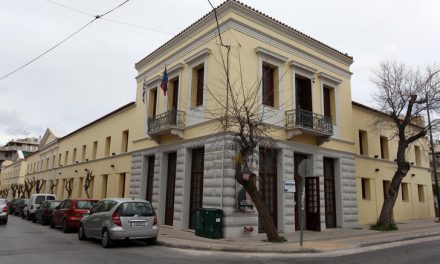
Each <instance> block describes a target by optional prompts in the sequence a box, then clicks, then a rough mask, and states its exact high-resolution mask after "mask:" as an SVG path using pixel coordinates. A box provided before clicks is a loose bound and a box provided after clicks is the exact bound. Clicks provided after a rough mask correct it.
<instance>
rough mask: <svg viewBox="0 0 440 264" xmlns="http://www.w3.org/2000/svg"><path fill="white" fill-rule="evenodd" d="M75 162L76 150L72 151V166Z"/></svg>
mask: <svg viewBox="0 0 440 264" xmlns="http://www.w3.org/2000/svg"><path fill="white" fill-rule="evenodd" d="M75 161H76V148H74V149H73V155H72V164H75Z"/></svg>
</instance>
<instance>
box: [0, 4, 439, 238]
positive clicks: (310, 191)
mask: <svg viewBox="0 0 440 264" xmlns="http://www.w3.org/2000/svg"><path fill="white" fill-rule="evenodd" d="M217 15H218V19H219V26H218V27H217V23H216V20H215V17H214V13H213V12H211V13H209V14H207V15H206V16H204V17H202V18H201V19H199V20H198V21H196V22H195V23H194V24H192V25H191V26H190V27H188V28H187V29H185V30H184V31H182V32H181V33H180V34H178V35H177V36H175V37H174V38H172V39H171V40H170V41H168V42H167V43H165V44H164V45H162V46H161V47H159V48H158V49H157V50H155V51H154V52H152V53H151V54H149V55H148V56H146V57H145V58H143V59H142V60H141V61H139V62H138V63H136V66H135V67H136V70H137V72H138V75H137V77H136V81H137V88H136V100H135V102H132V103H129V104H127V105H125V106H123V107H121V108H119V109H117V110H115V111H114V112H112V113H110V114H108V115H106V116H104V117H102V118H100V119H98V120H96V121H94V122H92V123H90V124H88V125H86V126H84V127H82V128H80V129H78V130H76V131H74V132H72V133H70V134H69V135H67V136H64V137H62V138H56V137H55V135H53V134H52V133H51V132H50V130H48V131H46V134H45V136H44V137H43V139H42V142H41V144H40V150H39V151H38V152H37V153H34V154H32V155H31V156H29V157H28V158H27V159H26V161H23V162H24V163H23V164H24V165H22V166H24V167H25V168H26V170H25V172H24V175H23V179H24V178H36V179H37V178H38V179H44V180H45V181H46V185H45V187H44V191H45V192H54V193H56V194H57V196H58V198H61V199H63V198H66V197H67V193H66V190H65V188H63V186H64V184H65V183H66V182H67V181H68V179H71V178H73V179H74V180H73V192H72V196H74V197H85V191H84V188H82V186H84V181H85V177H86V175H87V172H90V171H91V172H92V175H93V176H94V180H93V183H92V186H91V189H90V192H89V193H90V194H91V197H93V198H96V199H100V198H104V197H114V196H119V197H121V196H124V197H136V198H145V199H147V200H150V201H151V202H152V203H153V206H154V208H155V210H156V212H157V214H158V218H159V223H160V224H165V225H169V226H173V227H174V228H179V229H188V228H189V229H192V228H194V224H195V212H196V210H197V209H198V208H200V207H210V208H219V209H222V210H223V212H224V224H223V226H224V228H223V231H224V235H225V237H237V236H249V235H255V234H257V233H258V232H264V230H263V229H262V227H261V225H259V216H258V212H257V211H256V210H255V208H252V207H251V206H248V207H247V208H245V209H243V208H242V206H241V202H243V200H240V199H241V198H240V197H241V195H240V190H241V187H240V186H238V184H237V183H236V181H235V178H234V174H235V170H234V168H235V167H234V162H233V158H234V157H235V155H236V150H237V149H236V146H235V145H234V141H233V135H234V133H233V131H229V132H230V133H226V134H225V133H223V132H222V131H221V130H219V129H218V125H217V124H216V122H215V120H213V116H214V114H213V113H214V112H215V111H216V109H218V105H219V103H218V101H216V100H218V98H220V100H222V101H225V100H226V98H227V97H226V88H225V87H226V86H225V78H224V77H225V74H224V73H223V72H222V65H221V57H222V55H223V56H226V52H225V50H224V49H222V48H221V47H220V45H219V38H218V32H221V35H222V41H223V43H225V44H227V45H229V47H230V54H229V56H230V65H231V67H230V68H231V71H230V79H231V80H232V83H233V84H234V85H233V87H232V88H231V89H232V91H235V92H237V91H239V89H243V91H244V92H245V93H246V92H249V91H251V90H252V89H253V88H255V85H257V86H260V85H261V87H258V91H259V92H258V93H256V100H257V101H258V104H259V105H261V106H260V109H261V110H260V113H261V115H264V117H265V118H264V119H265V122H266V123H267V124H268V125H269V126H270V127H271V128H272V132H271V133H272V137H273V138H274V141H275V144H274V145H271V146H268V145H264V144H261V145H260V146H259V147H258V151H257V153H256V161H255V173H256V174H257V177H258V185H259V189H260V191H261V193H262V195H263V198H264V199H265V202H266V204H267V206H268V208H269V211H270V213H271V216H272V218H273V220H274V222H275V223H276V225H277V227H278V230H279V231H280V232H284V233H290V232H295V230H297V229H299V221H298V217H299V208H300V207H299V201H300V200H299V199H300V198H299V194H298V193H299V186H300V185H299V182H300V179H301V177H300V175H299V164H300V162H301V161H302V160H305V159H307V160H310V162H311V166H310V170H309V173H308V175H307V176H308V177H306V178H305V180H304V181H305V200H306V203H305V204H306V205H305V211H306V229H309V230H315V231H320V230H325V229H327V228H338V227H351V226H356V225H358V224H359V223H360V224H364V223H371V222H374V220H373V219H374V218H375V217H376V218H377V214H378V212H379V210H380V203H381V199H383V198H381V197H382V196H380V194H379V193H378V192H380V190H381V186H382V185H381V184H382V183H381V182H382V181H384V180H386V179H387V177H389V176H390V175H392V166H393V164H392V160H393V159H392V153H393V144H392V143H389V145H388V146H389V147H388V153H389V154H388V159H378V158H375V155H376V153H378V150H377V146H376V145H375V144H371V145H370V144H369V145H368V150H369V152H368V155H364V154H361V153H359V152H358V149H359V142H358V141H359V137H358V135H359V134H358V131H360V130H362V131H368V133H369V134H368V136H370V135H372V133H373V132H370V130H369V129H370V127H365V124H364V123H360V122H359V120H361V119H362V118H364V117H366V116H368V117H374V115H376V114H377V113H375V112H373V111H370V110H368V109H367V110H366V109H364V108H362V107H359V106H358V105H357V104H352V101H351V84H350V78H351V74H352V73H351V72H350V65H351V64H352V63H353V59H352V58H351V57H350V56H348V55H346V54H344V53H341V52H339V51H337V50H335V49H333V48H331V47H329V46H327V45H325V44H323V43H321V42H319V41H317V40H315V39H313V38H310V37H309V36H307V35H305V34H303V33H301V32H298V31H297V30H295V29H293V28H290V27H289V26H287V25H285V24H282V23H280V22H278V21H276V20H274V19H272V18H270V17H268V16H266V15H264V14H262V13H260V12H258V11H256V10H254V9H252V8H250V7H248V6H246V5H243V4H241V3H239V2H236V1H227V2H225V3H223V4H222V5H221V6H219V8H218V9H217ZM165 67H166V69H167V73H168V91H167V94H166V95H165V94H164V91H163V90H162V89H161V88H160V86H161V82H162V74H163V71H164V69H165ZM241 81H243V82H242V83H243V86H241V85H237V84H239V83H240V82H241ZM234 89H236V90H234ZM216 98H217V99H216ZM358 122H359V123H358ZM372 141H373V140H372V139H371V140H370V141H369V142H372ZM419 153H420V154H423V153H425V152H424V149H423V148H422V146H420V148H419ZM377 155H379V154H377ZM409 158H410V159H415V161H417V162H418V161H419V160H418V159H417V158H413V157H412V156H411V155H410V156H409ZM419 158H420V164H419V163H417V165H416V166H414V167H413V169H412V171H411V173H412V174H415V176H412V177H411V179H408V181H407V182H405V183H406V184H407V187H406V188H407V189H408V197H409V198H408V199H409V201H408V202H406V201H405V203H404V202H402V203H400V202H399V203H398V204H397V207H396V210H395V219H396V220H406V219H420V218H429V217H432V215H431V211H430V210H431V209H432V208H431V207H430V206H429V203H428V202H426V205H425V204H423V202H421V201H420V197H421V196H420V195H419V200H418V201H417V202H415V199H416V198H415V197H417V191H418V192H419V193H420V192H422V191H423V192H424V193H423V194H424V197H425V199H426V201H429V198H430V196H431V197H432V190H431V191H430V190H429V189H430V188H425V187H426V186H425V185H426V183H425V181H424V178H423V177H425V176H426V174H427V173H428V172H427V171H428V169H427V168H428V167H429V162H428V161H427V157H426V158H425V157H424V156H423V155H422V156H420V157H419ZM376 167H378V169H379V171H378V172H379V173H376V171H375V170H376ZM1 177H4V176H3V173H2V174H1ZM365 179H367V180H365ZM367 181H369V185H368V186H369V189H368V190H369V195H370V196H369V199H367V198H365V199H364V193H366V191H363V190H364V189H366V188H364V187H362V186H364V185H362V184H363V183H365V182H367ZM51 182H52V185H53V184H57V185H56V187H54V188H52V189H51V184H50V183H51ZM292 184H294V188H293V191H294V192H291V189H288V190H287V189H286V190H285V188H286V186H287V185H290V186H292ZM424 184H425V185H424ZM2 186H3V184H2ZM365 186H366V185H365ZM419 186H422V187H419ZM423 186H425V187H423ZM0 189H1V188H0ZM360 195H361V196H360ZM431 199H432V198H431ZM245 202H247V201H245ZM409 209H411V210H409ZM408 211H412V213H411V214H410V213H408ZM244 226H253V227H254V229H255V231H254V232H253V233H251V234H248V233H244V232H243V227H244Z"/></svg>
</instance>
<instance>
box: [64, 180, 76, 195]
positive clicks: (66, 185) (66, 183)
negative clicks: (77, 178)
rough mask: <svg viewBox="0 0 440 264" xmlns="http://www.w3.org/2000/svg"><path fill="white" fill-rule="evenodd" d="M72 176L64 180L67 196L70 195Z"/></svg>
mask: <svg viewBox="0 0 440 264" xmlns="http://www.w3.org/2000/svg"><path fill="white" fill-rule="evenodd" d="M73 180H74V179H73V178H69V179H66V180H65V181H64V189H65V190H66V192H67V198H71V197H72V191H73Z"/></svg>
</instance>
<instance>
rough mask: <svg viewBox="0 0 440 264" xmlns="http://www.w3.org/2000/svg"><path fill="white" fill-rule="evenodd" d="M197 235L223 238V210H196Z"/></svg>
mask: <svg viewBox="0 0 440 264" xmlns="http://www.w3.org/2000/svg"><path fill="white" fill-rule="evenodd" d="M196 236H201V237H207V238H212V239H219V238H223V211H222V210H220V209H215V208H200V209H198V210H197V212H196Z"/></svg>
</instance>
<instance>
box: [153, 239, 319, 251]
mask: <svg viewBox="0 0 440 264" xmlns="http://www.w3.org/2000/svg"><path fill="white" fill-rule="evenodd" d="M157 245H159V246H164V247H170V248H180V249H192V250H204V251H219V252H248V253H282V254H289V253H320V252H322V251H319V250H316V249H313V248H292V249H290V250H285V249H264V248H263V249H262V248H232V247H228V246H210V245H206V246H197V245H189V244H187V245H185V244H181V243H173V242H165V241H159V240H158V241H157Z"/></svg>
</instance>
